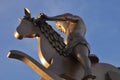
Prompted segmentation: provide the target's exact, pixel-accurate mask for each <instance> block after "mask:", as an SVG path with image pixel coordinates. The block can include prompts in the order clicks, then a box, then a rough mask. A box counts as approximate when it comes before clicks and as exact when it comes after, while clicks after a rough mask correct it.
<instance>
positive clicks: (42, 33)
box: [15, 19, 118, 80]
mask: <svg viewBox="0 0 120 80" xmlns="http://www.w3.org/2000/svg"><path fill="white" fill-rule="evenodd" d="M49 26H50V25H48V26H47V25H36V24H35V23H34V22H32V21H30V20H28V19H23V20H22V21H21V23H20V25H19V26H18V27H17V29H16V32H15V37H16V38H18V39H22V38H33V37H36V38H37V40H38V55H39V58H40V60H41V63H42V65H43V66H44V67H45V68H47V69H48V70H50V71H52V72H54V73H55V74H57V75H58V76H60V77H62V78H64V79H65V80H81V79H82V78H83V76H84V69H83V68H82V66H81V64H80V63H79V62H77V60H75V59H74V58H73V57H64V56H60V55H59V51H60V49H62V48H64V47H62V48H60V46H59V44H60V42H61V41H62V40H61V39H60V40H61V41H60V40H59V38H60V37H59V36H56V37H57V38H56V37H55V38H56V40H55V39H54V37H52V36H55V35H54V34H55V33H54V32H53V31H51V27H49ZM46 27H49V28H46ZM50 31H51V32H50ZM50 37H51V38H50ZM59 41H60V42H59ZM56 45H57V46H56ZM63 46H64V45H63ZM92 69H93V73H94V74H95V75H96V79H95V80H106V79H105V75H106V73H107V72H108V71H111V70H112V71H115V72H118V69H117V68H116V67H114V66H112V65H109V64H105V63H94V64H92Z"/></svg>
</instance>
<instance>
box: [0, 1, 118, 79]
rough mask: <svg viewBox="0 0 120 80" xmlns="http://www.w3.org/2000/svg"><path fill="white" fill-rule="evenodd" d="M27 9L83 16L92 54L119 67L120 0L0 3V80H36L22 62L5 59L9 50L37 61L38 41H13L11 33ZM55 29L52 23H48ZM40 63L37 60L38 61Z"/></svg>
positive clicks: (34, 12) (35, 12) (47, 13)
mask: <svg viewBox="0 0 120 80" xmlns="http://www.w3.org/2000/svg"><path fill="white" fill-rule="evenodd" d="M26 7H27V8H29V9H30V11H31V13H32V16H33V17H36V16H37V15H38V14H39V13H45V14H46V15H48V16H55V15H59V14H62V13H72V14H75V15H78V16H80V17H82V19H83V20H84V22H85V25H86V27H87V33H86V38H87V40H88V42H89V43H90V45H91V53H94V54H96V55H97V56H98V57H99V58H100V62H104V63H109V64H112V65H114V66H116V67H119V66H120V62H119V61H120V42H119V41H120V0H0V78H1V80H39V78H40V76H39V75H37V74H36V73H35V72H34V71H33V70H32V69H31V68H29V67H28V66H26V65H25V64H24V63H22V62H20V61H18V60H15V59H8V58H7V57H6V55H7V53H8V52H9V50H20V51H23V52H25V53H27V54H29V55H30V56H32V57H33V58H35V59H36V60H38V61H39V58H38V55H37V40H36V39H34V38H32V39H23V40H17V39H15V38H14V35H13V33H14V31H15V29H16V28H17V26H18V24H19V22H18V18H21V17H23V16H24V13H23V9H24V8H26ZM51 25H52V26H53V27H55V24H54V23H51ZM39 62H40V61H39Z"/></svg>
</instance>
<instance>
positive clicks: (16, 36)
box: [14, 31, 23, 39]
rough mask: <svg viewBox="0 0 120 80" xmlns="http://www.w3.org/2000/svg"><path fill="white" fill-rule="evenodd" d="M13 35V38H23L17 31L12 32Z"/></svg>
mask: <svg viewBox="0 0 120 80" xmlns="http://www.w3.org/2000/svg"><path fill="white" fill-rule="evenodd" d="M14 36H15V38H17V39H22V38H23V36H22V35H20V34H19V33H18V32H17V31H15V32H14Z"/></svg>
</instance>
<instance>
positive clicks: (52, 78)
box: [7, 50, 62, 80]
mask: <svg viewBox="0 0 120 80" xmlns="http://www.w3.org/2000/svg"><path fill="white" fill-rule="evenodd" d="M7 57H8V58H14V59H17V60H20V61H22V62H24V63H25V64H27V65H28V66H29V67H30V68H32V69H33V70H34V71H35V72H36V73H37V74H39V75H40V76H42V77H44V79H45V80H58V79H59V80H62V79H61V78H59V77H58V76H57V75H55V74H54V73H52V72H50V71H49V70H47V69H46V68H45V67H43V66H42V65H41V64H40V63H39V62H37V61H36V60H35V59H33V58H32V57H30V56H29V55H27V54H25V53H23V52H21V51H17V50H11V51H10V52H9V53H8V55H7Z"/></svg>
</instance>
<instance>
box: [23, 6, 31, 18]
mask: <svg viewBox="0 0 120 80" xmlns="http://www.w3.org/2000/svg"><path fill="white" fill-rule="evenodd" d="M24 13H25V16H26V17H29V18H30V17H31V13H30V10H29V9H28V8H24Z"/></svg>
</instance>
